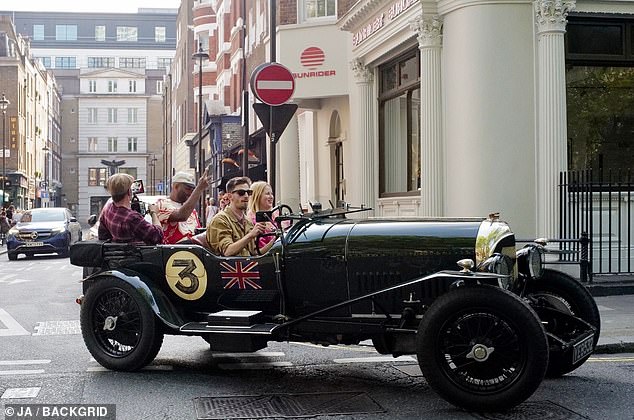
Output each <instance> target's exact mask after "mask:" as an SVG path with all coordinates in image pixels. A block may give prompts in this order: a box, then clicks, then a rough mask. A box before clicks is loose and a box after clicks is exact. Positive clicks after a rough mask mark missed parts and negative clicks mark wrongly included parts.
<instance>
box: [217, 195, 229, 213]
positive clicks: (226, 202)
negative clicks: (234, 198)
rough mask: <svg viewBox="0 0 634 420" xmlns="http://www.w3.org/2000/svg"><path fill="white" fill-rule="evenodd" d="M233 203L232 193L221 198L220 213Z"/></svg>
mask: <svg viewBox="0 0 634 420" xmlns="http://www.w3.org/2000/svg"><path fill="white" fill-rule="evenodd" d="M230 202H231V193H224V194H222V195H221V196H220V207H219V211H220V210H224V209H225V207H227V206H228V205H229V203H230Z"/></svg>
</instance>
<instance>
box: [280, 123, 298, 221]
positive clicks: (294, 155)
mask: <svg viewBox="0 0 634 420" xmlns="http://www.w3.org/2000/svg"><path fill="white" fill-rule="evenodd" d="M278 145H279V147H278V149H277V150H278V154H277V156H278V161H277V163H278V165H277V167H278V168H279V171H278V173H277V176H276V178H277V184H276V185H277V186H278V191H277V192H276V193H277V197H275V202H276V203H278V202H281V203H284V204H287V205H289V206H290V207H291V208H292V209H293V211H298V209H299V204H300V202H299V189H300V185H299V180H300V177H299V126H298V124H297V113H296V114H295V115H294V116H293V118H291V120H290V121H289V123H288V126H286V129H285V130H284V132H283V133H282V136H281V137H280V141H279V142H278Z"/></svg>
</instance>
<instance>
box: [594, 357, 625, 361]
mask: <svg viewBox="0 0 634 420" xmlns="http://www.w3.org/2000/svg"><path fill="white" fill-rule="evenodd" d="M588 362H634V357H590V358H589V359H588Z"/></svg>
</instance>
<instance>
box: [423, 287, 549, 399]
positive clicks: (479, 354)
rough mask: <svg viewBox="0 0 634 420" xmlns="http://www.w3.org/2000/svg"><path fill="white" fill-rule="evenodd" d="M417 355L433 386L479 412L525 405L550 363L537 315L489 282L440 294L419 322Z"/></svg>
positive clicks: (444, 394)
mask: <svg viewBox="0 0 634 420" xmlns="http://www.w3.org/2000/svg"><path fill="white" fill-rule="evenodd" d="M417 353H418V360H419V364H420V366H421V370H422V372H423V375H424V376H425V379H426V380H427V382H428V383H429V385H430V386H431V388H432V389H433V390H434V391H436V392H437V393H438V394H439V395H440V396H442V397H443V398H445V399H446V400H447V401H449V402H451V403H452V404H454V405H456V406H458V407H462V408H465V409H468V410H474V411H497V410H505V409H509V408H512V407H514V406H516V405H517V404H520V403H521V402H522V401H524V400H526V399H527V398H528V397H530V396H531V395H532V393H533V392H534V391H535V390H536V389H537V387H538V386H539V384H540V383H541V381H542V380H543V378H544V375H545V372H546V366H547V363H548V344H547V339H546V334H545V332H544V330H543V328H542V327H541V325H540V322H539V319H538V317H537V315H536V314H535V313H534V312H533V311H532V309H531V308H530V307H529V306H528V305H526V304H525V303H524V302H522V301H521V300H520V299H518V298H517V297H516V296H514V295H512V294H510V293H508V292H505V291H503V290H501V289H499V288H494V287H488V286H478V287H470V288H463V289H458V290H456V291H452V292H449V293H447V294H445V295H443V296H441V297H440V298H438V299H437V300H436V302H434V304H432V306H431V307H430V309H429V310H428V311H427V313H425V315H424V317H423V321H422V322H421V324H420V326H419V331H418V336H417Z"/></svg>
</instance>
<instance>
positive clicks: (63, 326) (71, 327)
mask: <svg viewBox="0 0 634 420" xmlns="http://www.w3.org/2000/svg"><path fill="white" fill-rule="evenodd" d="M68 334H81V326H80V324H79V320H78V319H77V320H71V321H45V322H38V323H37V325H36V326H35V332H34V333H33V335H68Z"/></svg>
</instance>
